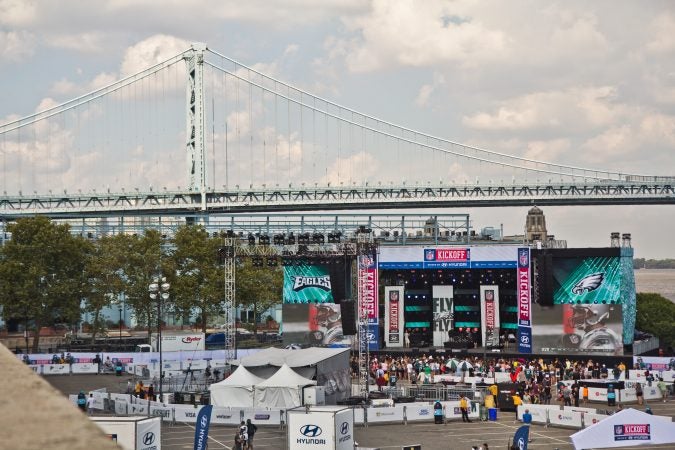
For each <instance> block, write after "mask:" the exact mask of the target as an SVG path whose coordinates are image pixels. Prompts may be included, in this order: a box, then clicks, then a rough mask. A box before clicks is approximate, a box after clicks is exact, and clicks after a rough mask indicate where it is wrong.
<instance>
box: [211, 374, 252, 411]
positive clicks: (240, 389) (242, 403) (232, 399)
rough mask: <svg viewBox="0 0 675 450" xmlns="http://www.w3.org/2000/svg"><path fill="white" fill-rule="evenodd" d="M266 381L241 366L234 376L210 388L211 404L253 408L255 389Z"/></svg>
mask: <svg viewBox="0 0 675 450" xmlns="http://www.w3.org/2000/svg"><path fill="white" fill-rule="evenodd" d="M263 381H265V379H264V378H260V377H258V376H256V375H253V374H252V373H251V372H249V371H248V370H247V369H246V367H244V366H239V367H238V368H237V370H235V371H234V372H232V375H230V376H229V377H227V378H225V379H224V380H223V381H220V382H218V383H214V384H212V385H211V386H209V391H211V404H213V405H214V406H229V407H252V406H253V400H254V387H255V386H256V385H257V384H260V383H262V382H263Z"/></svg>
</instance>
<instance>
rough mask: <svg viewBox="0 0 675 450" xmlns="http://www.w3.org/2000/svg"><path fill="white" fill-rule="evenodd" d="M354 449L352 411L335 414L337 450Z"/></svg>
mask: <svg viewBox="0 0 675 450" xmlns="http://www.w3.org/2000/svg"><path fill="white" fill-rule="evenodd" d="M353 449H354V414H353V413H352V410H351V409H347V410H344V411H340V412H338V413H336V414H335V450H353Z"/></svg>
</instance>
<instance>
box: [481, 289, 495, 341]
mask: <svg viewBox="0 0 675 450" xmlns="http://www.w3.org/2000/svg"><path fill="white" fill-rule="evenodd" d="M480 311H481V314H480V327H481V335H482V342H483V345H485V343H487V336H488V330H490V333H489V335H490V337H491V338H492V337H494V336H495V331H497V335H499V331H498V329H499V286H497V285H481V287H480Z"/></svg>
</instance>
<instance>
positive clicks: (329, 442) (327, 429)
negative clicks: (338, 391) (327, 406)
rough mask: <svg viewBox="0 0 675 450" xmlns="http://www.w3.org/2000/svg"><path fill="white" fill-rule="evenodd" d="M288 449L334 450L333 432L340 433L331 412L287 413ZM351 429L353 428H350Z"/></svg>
mask: <svg viewBox="0 0 675 450" xmlns="http://www.w3.org/2000/svg"><path fill="white" fill-rule="evenodd" d="M287 419H288V427H287V429H288V433H287V436H288V449H289V450H298V449H316V450H321V449H325V450H328V449H331V450H332V449H336V448H343V447H337V446H336V442H335V438H336V437H337V436H336V434H335V432H336V431H337V432H338V435H339V432H340V428H339V427H341V422H340V424H336V422H338V421H337V420H335V419H334V417H333V413H332V411H331V412H320V411H311V410H310V412H309V413H308V414H306V413H305V412H304V411H302V412H300V411H297V410H290V411H288V415H287ZM351 428H353V427H351ZM349 434H352V433H351V432H350V433H349Z"/></svg>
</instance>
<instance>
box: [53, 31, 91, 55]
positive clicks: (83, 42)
mask: <svg viewBox="0 0 675 450" xmlns="http://www.w3.org/2000/svg"><path fill="white" fill-rule="evenodd" d="M103 39H104V35H103V34H102V33H99V32H94V33H78V34H67V35H57V36H52V37H50V38H49V40H48V41H47V42H46V44H47V45H48V46H50V47H56V48H64V49H68V50H76V51H78V52H84V53H95V52H99V51H101V50H102V48H103V44H102V41H103Z"/></svg>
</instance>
